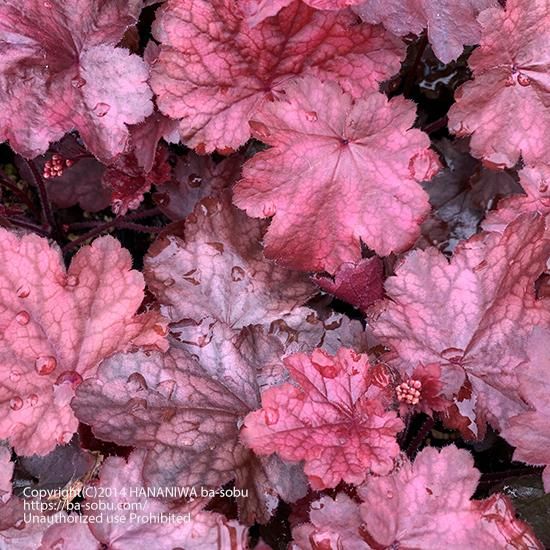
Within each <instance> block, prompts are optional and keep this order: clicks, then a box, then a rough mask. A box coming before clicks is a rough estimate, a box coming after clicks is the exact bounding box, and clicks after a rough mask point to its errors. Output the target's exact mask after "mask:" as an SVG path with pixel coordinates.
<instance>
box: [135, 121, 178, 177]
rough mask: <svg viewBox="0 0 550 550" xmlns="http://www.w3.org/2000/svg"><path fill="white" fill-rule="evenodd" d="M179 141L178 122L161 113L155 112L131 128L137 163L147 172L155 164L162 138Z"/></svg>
mask: <svg viewBox="0 0 550 550" xmlns="http://www.w3.org/2000/svg"><path fill="white" fill-rule="evenodd" d="M162 138H164V139H165V140H166V141H168V142H172V141H176V142H177V141H179V134H178V123H177V122H176V121H174V120H172V119H170V118H168V117H166V116H164V115H163V114H161V113H153V114H152V115H151V116H149V117H147V118H146V119H145V120H144V121H143V122H142V123H140V124H136V125H135V126H132V127H131V128H130V141H131V144H132V148H133V152H134V155H135V157H136V160H137V163H138V165H139V167H140V168H142V169H143V171H144V172H145V173H148V172H150V171H151V170H152V169H153V165H154V164H155V157H156V153H157V149H158V145H159V142H160V140H161V139H162Z"/></svg>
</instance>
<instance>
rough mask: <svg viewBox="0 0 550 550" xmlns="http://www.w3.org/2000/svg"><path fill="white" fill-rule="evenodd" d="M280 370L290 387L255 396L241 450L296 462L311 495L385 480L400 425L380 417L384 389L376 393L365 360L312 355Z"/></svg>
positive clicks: (384, 411)
mask: <svg viewBox="0 0 550 550" xmlns="http://www.w3.org/2000/svg"><path fill="white" fill-rule="evenodd" d="M285 365H286V366H287V368H288V370H289V372H290V376H291V378H292V379H293V381H294V382H295V384H296V385H293V384H290V383H285V384H282V385H281V386H278V387H273V388H270V389H268V390H266V391H264V392H263V394H262V408H261V409H260V410H259V411H255V412H252V413H250V414H249V415H248V416H247V417H246V419H245V427H244V428H243V430H242V432H241V439H242V440H243V442H244V443H245V444H246V445H248V446H249V447H251V448H252V449H253V450H254V451H255V452H256V453H258V454H262V455H269V454H271V453H274V452H276V453H277V454H279V455H280V456H281V457H282V458H283V459H285V460H291V461H299V460H304V461H305V466H304V471H305V473H306V474H307V476H308V478H309V482H310V484H311V486H312V487H313V488H314V489H324V488H327V487H336V485H338V483H339V482H340V481H342V480H343V481H345V482H346V483H361V482H362V481H363V480H364V479H365V476H366V475H367V473H368V472H369V471H370V472H374V473H376V474H380V475H383V474H387V473H388V472H390V471H391V470H392V468H393V465H394V463H393V460H394V458H395V457H396V456H397V454H398V452H399V446H398V445H397V442H396V440H395V436H396V435H397V433H399V432H400V431H401V429H402V428H403V423H402V422H401V420H399V419H398V418H397V416H396V414H395V413H394V412H390V411H389V410H388V405H389V399H388V397H387V395H386V394H387V390H388V388H387V387H380V386H378V384H377V381H376V379H375V378H374V377H373V372H372V367H371V366H370V365H369V362H368V359H367V356H366V355H357V354H355V352H353V351H351V350H348V349H346V348H341V349H340V350H339V351H338V352H337V354H336V356H330V355H328V354H327V353H326V352H324V351H322V350H314V351H313V353H312V354H311V356H308V355H306V354H301V353H300V354H295V355H292V356H290V357H287V358H286V359H285Z"/></svg>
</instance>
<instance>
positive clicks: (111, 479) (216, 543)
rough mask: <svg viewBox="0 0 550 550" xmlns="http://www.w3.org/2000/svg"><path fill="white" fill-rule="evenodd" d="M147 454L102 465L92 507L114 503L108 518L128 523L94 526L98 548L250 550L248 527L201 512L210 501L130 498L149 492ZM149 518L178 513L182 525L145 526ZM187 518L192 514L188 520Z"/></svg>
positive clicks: (109, 459)
mask: <svg viewBox="0 0 550 550" xmlns="http://www.w3.org/2000/svg"><path fill="white" fill-rule="evenodd" d="M146 455H147V453H146V452H145V451H134V452H133V453H132V454H131V455H130V457H129V458H128V462H127V463H126V461H125V460H124V459H123V458H118V457H111V458H108V459H107V460H106V461H105V462H104V464H103V466H102V468H101V472H100V480H99V483H97V484H96V487H97V489H98V491H97V495H96V496H95V497H94V498H91V499H90V500H89V502H90V503H93V502H96V503H99V502H108V503H111V504H112V508H111V510H116V512H110V513H109V512H106V516H108V515H111V516H116V515H118V516H119V517H120V516H121V515H124V516H126V519H127V521H126V522H125V523H124V524H120V523H118V524H117V523H109V522H107V521H103V522H101V523H93V524H90V530H91V531H92V533H93V534H94V536H95V537H96V539H97V540H98V541H99V542H100V543H102V544H103V545H106V546H108V547H109V548H116V547H120V548H121V549H122V548H137V547H139V546H149V547H151V548H155V549H157V548H158V549H159V550H163V549H166V550H172V549H173V548H174V547H176V546H183V547H184V548H185V549H186V550H193V549H196V550H199V549H203V548H208V547H210V548H216V547H220V548H228V549H229V548H230V549H231V550H239V549H244V548H246V547H247V544H246V538H247V530H246V528H245V527H243V526H241V525H239V524H238V523H237V522H234V521H227V520H225V519H224V518H223V516H221V515H220V514H216V513H213V512H204V511H201V508H203V507H204V506H205V505H206V504H207V502H208V500H207V499H204V498H203V499H201V498H195V500H194V501H193V502H189V503H187V504H183V505H182V504H179V505H178V504H175V503H173V504H171V503H170V502H167V501H166V499H164V500H161V499H156V498H150V497H147V496H134V497H132V495H131V494H130V492H131V489H134V490H135V491H136V492H138V491H139V490H140V489H142V488H145V486H144V484H143V480H142V472H143V469H144V467H145V460H146ZM102 489H103V491H104V494H105V495H106V497H103V498H101V494H102V493H101V490H102ZM124 489H126V496H124V491H123V490H124ZM159 489H161V487H159ZM111 495H112V496H111ZM199 496H200V495H199ZM128 504H130V506H128ZM132 504H133V506H132ZM123 506H124V507H125V508H123ZM119 510H122V511H119ZM150 514H152V515H153V516H157V517H162V516H161V514H164V517H168V518H169V517H170V514H174V516H179V518H180V520H179V521H177V520H173V521H167V520H165V521H161V522H157V523H155V522H147V523H145V524H144V522H145V520H146V519H147V517H148V516H149V515H150ZM186 514H189V516H188V518H187V519H186V518H185V515H186ZM88 515H90V516H93V515H97V512H94V511H93V509H92V510H91V511H90V512H89V513H88ZM174 516H173V517H174ZM231 540H232V544H231V543H230V541H231ZM222 541H224V542H222ZM225 545H226V546H225ZM67 550H68V549H67Z"/></svg>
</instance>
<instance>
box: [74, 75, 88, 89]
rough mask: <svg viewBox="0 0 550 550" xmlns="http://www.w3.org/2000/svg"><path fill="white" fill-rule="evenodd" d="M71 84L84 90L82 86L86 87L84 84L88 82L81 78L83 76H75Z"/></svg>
mask: <svg viewBox="0 0 550 550" xmlns="http://www.w3.org/2000/svg"><path fill="white" fill-rule="evenodd" d="M71 84H72V86H73V88H77V89H78V88H82V86H84V84H86V81H85V80H84V79H83V78H82V77H81V76H75V77H74V78H73V79H72V80H71Z"/></svg>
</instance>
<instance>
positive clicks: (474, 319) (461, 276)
mask: <svg viewBox="0 0 550 550" xmlns="http://www.w3.org/2000/svg"><path fill="white" fill-rule="evenodd" d="M544 235H545V226H544V219H543V218H541V217H540V216H538V215H526V216H522V217H520V218H518V219H517V220H516V221H514V222H513V223H511V224H510V225H509V226H508V228H507V229H506V230H505V232H504V233H503V234H502V235H500V234H498V233H485V234H480V235H476V236H475V237H472V238H471V239H470V240H469V241H464V242H463V243H461V244H460V245H459V246H458V247H457V249H456V251H455V254H454V256H453V258H452V259H451V261H450V262H449V261H448V260H447V258H445V256H443V254H441V253H440V252H438V251H437V250H435V249H428V250H425V251H414V252H411V253H410V254H409V255H408V256H407V257H406V258H405V260H404V261H403V263H402V264H401V265H400V266H399V267H398V268H397V269H396V275H395V276H394V277H390V278H389V279H387V280H386V284H385V287H386V293H387V295H388V296H389V298H390V299H391V301H388V302H387V304H386V306H385V309H384V310H383V311H382V313H381V314H380V317H379V318H378V320H377V321H376V322H375V323H374V326H373V328H374V332H375V334H376V335H377V336H378V337H379V338H380V341H381V342H382V343H383V344H389V345H390V346H391V347H392V348H393V349H394V351H395V352H396V356H394V357H392V358H389V359H388V361H389V363H390V364H391V365H393V366H395V367H397V368H398V369H399V370H400V371H401V373H402V374H403V376H410V375H411V371H412V368H413V367H414V366H415V365H416V364H417V363H418V362H422V363H424V364H429V363H439V364H440V365H441V368H442V381H443V384H444V394H445V395H446V396H447V397H452V395H453V394H457V393H458V391H459V389H460V387H461V386H462V385H463V383H464V381H465V380H466V381H467V382H468V383H469V384H471V389H472V395H471V397H470V398H469V399H465V400H463V401H462V402H461V403H462V404H461V406H462V407H463V408H465V407H466V404H467V403H470V405H471V409H472V410H473V411H475V415H476V416H477V420H478V424H480V425H481V426H483V425H484V423H485V420H486V419H487V420H488V421H489V422H490V424H491V425H492V426H494V427H496V428H499V427H500V426H501V423H502V422H503V421H505V420H506V419H507V418H509V417H510V416H513V415H515V414H518V413H519V412H521V411H523V410H524V408H525V406H524V404H523V400H522V399H521V397H520V395H519V393H518V379H517V375H518V369H519V365H520V364H521V363H522V362H523V361H525V360H526V358H527V356H526V349H525V340H526V337H527V335H528V334H529V333H530V331H531V330H532V327H533V326H536V325H545V324H547V323H548V322H550V309H549V308H548V305H547V304H545V303H544V302H543V301H540V300H537V299H536V296H535V286H534V283H535V281H536V279H537V278H538V276H539V275H540V273H541V272H543V271H544V269H545V264H546V260H547V258H548V256H549V254H550V240H549V239H547V238H545V236H544ZM470 420H472V422H473V421H474V420H475V419H474V416H473V415H472V416H470ZM470 429H473V430H474V431H475V427H474V426H473V425H472V426H471V427H470Z"/></svg>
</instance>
